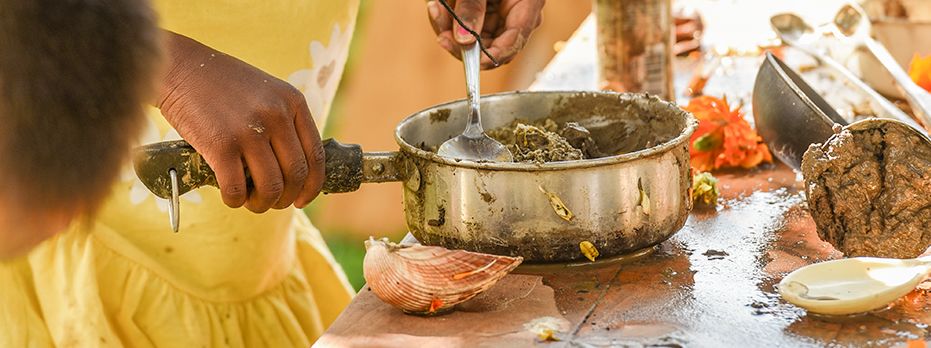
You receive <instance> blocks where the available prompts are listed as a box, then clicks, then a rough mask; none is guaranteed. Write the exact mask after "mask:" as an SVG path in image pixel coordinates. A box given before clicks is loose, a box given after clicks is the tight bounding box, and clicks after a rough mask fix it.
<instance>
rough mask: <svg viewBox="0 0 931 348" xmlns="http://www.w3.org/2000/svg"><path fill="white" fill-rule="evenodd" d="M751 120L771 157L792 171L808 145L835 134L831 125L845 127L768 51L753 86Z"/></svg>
mask: <svg viewBox="0 0 931 348" xmlns="http://www.w3.org/2000/svg"><path fill="white" fill-rule="evenodd" d="M753 118H754V120H756V128H757V130H758V131H759V133H760V136H762V137H763V140H764V141H765V142H766V144H767V145H768V146H769V148H770V150H772V152H773V154H774V155H775V156H776V157H777V158H779V160H781V161H782V162H783V163H785V164H787V165H789V166H790V167H792V168H794V169H799V168H800V167H801V164H802V155H804V154H805V151H806V150H808V146H809V145H811V144H815V143H821V142H824V140H826V139H827V138H828V137H830V136H831V135H832V134H834V132H833V130H832V129H833V125H834V123H838V124H840V125H847V121H845V120H844V119H843V118H842V117H841V116H840V115H839V114H838V113H837V111H835V110H834V108H833V107H831V105H830V104H828V103H827V102H826V101H825V100H824V98H822V97H821V96H820V95H818V93H817V92H815V90H814V89H812V88H811V87H810V86H809V85H808V84H807V83H806V82H805V80H803V79H802V78H801V76H799V75H798V74H796V73H795V72H794V71H793V70H792V69H791V68H789V67H788V66H786V64H785V63H783V62H782V61H781V60H779V58H776V56H774V55H772V54H771V53H768V52H767V53H766V58H765V60H764V61H763V64H762V65H761V66H760V70H759V72H758V73H757V75H756V82H755V83H754V86H753Z"/></svg>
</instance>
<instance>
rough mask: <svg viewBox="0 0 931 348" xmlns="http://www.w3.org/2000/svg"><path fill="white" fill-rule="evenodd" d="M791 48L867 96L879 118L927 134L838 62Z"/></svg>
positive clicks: (806, 49) (804, 49)
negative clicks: (830, 70)
mask: <svg viewBox="0 0 931 348" xmlns="http://www.w3.org/2000/svg"><path fill="white" fill-rule="evenodd" d="M793 46H794V47H796V48H798V49H800V50H801V51H803V52H805V53H807V54H808V55H810V56H812V57H815V58H816V59H818V60H819V61H821V63H823V64H825V65H827V66H828V67H829V68H831V69H833V70H834V71H835V72H837V73H838V74H840V75H841V76H842V77H843V78H844V79H846V80H847V81H848V82H850V83H851V84H852V85H853V87H855V88H856V89H858V90H860V92H862V93H864V94H866V95H867V96H869V97H870V99H872V100H873V102H875V103H876V104H877V106H878V109H879V110H876V111H877V113H881V115H880V116H885V117H887V118H891V119H894V120H898V121H902V122H904V123H906V124H908V125H909V126H912V127H913V128H915V129H917V130H919V131H921V132H922V133H925V134H927V133H928V132H927V131H926V130H925V129H924V128H923V127H922V126H921V125H919V124H918V123H917V122H915V120H914V119H912V118H911V117H910V116H908V114H906V113H905V112H904V111H902V110H901V109H899V107H897V106H895V104H892V102H890V101H889V100H888V99H886V97H883V96H882V95H881V94H879V92H876V90H874V89H873V88H872V87H870V86H869V85H867V84H866V83H865V82H863V80H860V78H859V77H857V76H856V75H854V74H853V73H852V72H850V70H848V69H847V68H846V67H845V66H844V65H843V64H841V63H839V62H838V61H836V60H834V59H833V58H831V57H829V56H827V55H825V54H822V53H820V52H817V51H815V50H814V49H812V48H811V47H807V46H805V45H801V44H798V43H795V44H794V45H793Z"/></svg>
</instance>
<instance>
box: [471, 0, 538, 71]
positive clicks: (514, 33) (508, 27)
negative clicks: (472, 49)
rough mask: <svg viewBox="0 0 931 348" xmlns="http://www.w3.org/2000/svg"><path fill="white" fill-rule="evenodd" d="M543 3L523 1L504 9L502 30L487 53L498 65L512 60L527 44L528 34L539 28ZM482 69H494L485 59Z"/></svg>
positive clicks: (489, 61)
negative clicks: (493, 57)
mask: <svg viewBox="0 0 931 348" xmlns="http://www.w3.org/2000/svg"><path fill="white" fill-rule="evenodd" d="M542 10H543V1H536V0H525V1H521V2H518V3H517V4H515V5H513V6H512V7H511V8H509V9H504V13H506V15H505V18H504V28H503V30H502V31H501V34H499V35H497V36H496V37H495V38H494V39H493V40H492V41H491V42H490V43H489V47H488V52H489V53H491V54H492V55H493V56H495V59H497V60H498V62H499V63H500V64H505V63H508V62H510V61H511V60H513V59H514V57H515V56H516V55H517V53H518V52H520V50H521V49H523V48H524V45H526V44H527V40H528V39H529V38H530V34H531V33H532V32H533V30H534V29H536V28H537V27H539V26H540V23H541V22H542V21H543V15H542ZM482 67H483V68H484V69H491V68H494V64H493V63H492V62H491V60H490V59H488V58H487V57H483V59H482Z"/></svg>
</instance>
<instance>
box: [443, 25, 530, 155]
mask: <svg viewBox="0 0 931 348" xmlns="http://www.w3.org/2000/svg"><path fill="white" fill-rule="evenodd" d="M480 57H481V51H480V50H479V46H478V42H476V43H473V44H472V45H470V46H469V47H467V48H463V49H462V63H463V65H465V76H466V86H467V87H468V88H467V91H468V96H469V109H470V113H469V121H468V123H466V127H465V130H464V131H462V134H460V135H459V136H457V137H455V138H452V139H449V140H447V141H446V142H444V143H443V144H442V145H440V148H439V150H438V151H437V154H439V155H440V156H443V157H449V158H455V159H462V160H467V161H475V162H482V161H489V162H513V161H514V156H513V155H511V151H509V150H508V148H507V147H505V146H504V144H501V143H499V142H498V141H496V140H495V139H492V138H491V137H489V136H488V135H486V134H485V130H484V129H483V128H482V115H481V112H480V111H479V108H480V105H479V95H480V93H479V74H478V71H479V58H480Z"/></svg>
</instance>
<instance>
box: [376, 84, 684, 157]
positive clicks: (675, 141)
mask: <svg viewBox="0 0 931 348" xmlns="http://www.w3.org/2000/svg"><path fill="white" fill-rule="evenodd" d="M520 94H575V95H580V94H592V95H614V96H616V97H617V98H618V99H621V98H631V99H637V98H650V99H655V100H656V101H657V102H660V103H664V104H667V105H668V106H670V107H672V108H674V112H675V113H676V114H678V115H680V116H684V117H685V127H684V128H682V130H681V131H680V133H679V135H677V136H676V137H674V138H672V139H670V140H668V141H665V142H663V143H662V144H659V145H655V146H653V147H649V148H645V149H642V150H637V151H634V152H628V153H624V154H620V155H614V156H608V157H601V158H594V159H583V160H572V161H561V162H547V163H543V164H537V163H522V162H507V163H492V162H472V161H464V160H456V159H450V158H445V157H441V156H439V155H437V154H436V153H434V152H430V151H425V150H422V149H420V148H418V147H416V146H413V145H411V144H408V143H407V142H406V141H404V139H402V138H401V128H402V127H403V126H404V125H405V124H407V123H409V122H411V120H412V119H413V118H414V117H416V116H418V115H422V114H424V113H426V112H428V111H432V110H436V109H441V108H444V107H450V106H452V105H453V104H457V103H465V102H466V100H465V99H457V100H453V101H449V102H446V103H442V104H438V105H434V106H431V107H428V108H426V109H423V110H420V111H417V112H415V113H413V114H411V115H409V116H407V117H405V118H404V120H402V121H401V122H400V123H398V125H397V126H396V127H395V129H394V140H395V142H397V144H398V146H400V147H401V151H402V152H405V153H408V154H412V155H414V156H415V157H418V158H420V159H424V160H428V161H431V162H434V163H441V164H445V165H448V166H453V167H459V168H470V169H483V170H496V171H556V170H566V169H582V168H591V167H599V166H606V165H612V164H619V163H625V162H630V161H634V160H637V159H641V158H645V157H650V156H653V155H656V154H660V153H664V152H668V151H669V150H671V149H673V148H675V147H676V146H679V145H681V144H683V143H687V142H688V140H689V138H690V137H691V136H692V133H694V132H695V129H697V128H698V120H696V119H695V117H694V116H692V114H691V113H690V112H688V111H685V110H683V109H682V108H681V107H679V106H678V105H676V104H675V103H671V102H668V101H665V100H662V99H659V97H657V96H651V95H649V94H647V93H617V92H611V91H584V90H564V91H549V90H548V91H520V90H517V91H509V92H502V93H494V94H487V95H482V96H481V97H482V98H483V99H484V98H496V97H503V96H509V95H520Z"/></svg>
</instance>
